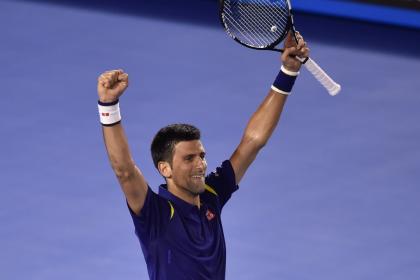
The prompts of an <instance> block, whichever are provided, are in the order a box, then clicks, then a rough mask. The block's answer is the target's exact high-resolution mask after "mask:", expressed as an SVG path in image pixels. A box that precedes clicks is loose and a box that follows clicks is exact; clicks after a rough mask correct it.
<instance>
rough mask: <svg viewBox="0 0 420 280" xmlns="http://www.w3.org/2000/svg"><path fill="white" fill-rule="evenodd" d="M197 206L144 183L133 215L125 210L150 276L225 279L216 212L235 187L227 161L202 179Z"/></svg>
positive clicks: (157, 277)
mask: <svg viewBox="0 0 420 280" xmlns="http://www.w3.org/2000/svg"><path fill="white" fill-rule="evenodd" d="M205 183H206V185H205V187H206V189H205V191H204V192H203V193H202V194H200V202H201V205H200V208H198V207H197V206H196V205H192V204H189V203H187V202H185V201H184V200H182V199H180V198H178V197H176V196H175V195H173V194H172V193H170V192H169V191H168V189H167V186H166V185H161V186H160V187H159V195H157V194H156V193H154V192H153V191H152V190H151V189H150V187H149V189H148V191H147V195H146V199H145V202H144V206H143V208H142V210H141V211H140V214H139V215H136V214H135V213H133V212H132V211H131V210H130V213H131V216H132V218H133V222H134V226H135V230H136V235H137V237H138V238H139V241H140V245H141V248H142V250H143V254H144V258H145V260H146V263H147V270H148V272H149V277H150V279H171V280H172V279H175V280H178V279H192V280H201V279H203V280H204V279H225V269H226V246H225V239H224V235H223V228H222V222H221V218H220V214H221V211H222V208H223V206H224V205H225V204H226V202H227V201H228V200H229V198H230V197H231V195H232V193H233V192H235V191H236V190H237V189H238V186H237V185H236V181H235V174H234V171H233V168H232V165H231V163H230V161H228V160H226V161H224V162H223V163H222V165H221V166H220V167H218V168H217V169H216V171H215V172H211V173H210V174H209V175H207V176H206V179H205Z"/></svg>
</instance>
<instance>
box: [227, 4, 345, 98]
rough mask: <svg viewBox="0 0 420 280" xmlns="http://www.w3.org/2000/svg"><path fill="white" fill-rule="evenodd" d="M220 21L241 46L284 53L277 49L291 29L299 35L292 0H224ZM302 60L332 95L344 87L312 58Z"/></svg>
mask: <svg viewBox="0 0 420 280" xmlns="http://www.w3.org/2000/svg"><path fill="white" fill-rule="evenodd" d="M219 15H220V20H221V22H222V25H223V27H224V28H225V30H226V32H227V33H228V34H229V36H230V37H232V38H233V39H234V40H235V41H236V42H238V43H240V44H241V45H243V46H245V47H248V48H252V49H257V50H272V51H277V52H283V49H278V48H276V45H278V44H279V43H280V42H281V41H283V40H284V38H286V36H287V33H288V32H289V30H291V31H292V33H293V37H294V39H295V40H296V42H297V41H298V38H297V37H296V30H295V27H294V23H293V16H292V12H291V6H290V1H289V0H220V13H219ZM298 59H299V60H300V61H301V62H302V63H304V65H305V67H306V69H308V70H309V72H310V73H312V75H314V77H315V78H316V79H317V80H318V81H319V82H320V83H321V85H323V86H324V88H325V89H326V90H327V91H328V93H329V94H330V95H332V96H334V95H336V94H337V93H339V92H340V90H341V86H340V85H339V84H337V83H336V82H334V80H333V79H331V77H330V76H328V75H327V73H325V72H324V70H322V68H321V67H319V65H318V64H316V63H315V61H313V60H312V59H310V58H307V59H302V58H299V57H298Z"/></svg>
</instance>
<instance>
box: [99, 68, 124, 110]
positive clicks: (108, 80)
mask: <svg viewBox="0 0 420 280" xmlns="http://www.w3.org/2000/svg"><path fill="white" fill-rule="evenodd" d="M127 87H128V74H127V73H124V71H123V70H121V69H118V70H111V71H106V72H104V73H102V74H101V75H100V76H99V78H98V95H99V101H101V102H104V103H109V102H113V101H115V100H117V99H118V98H119V97H120V96H121V95H122V94H123V92H124V91H125V89H126V88H127Z"/></svg>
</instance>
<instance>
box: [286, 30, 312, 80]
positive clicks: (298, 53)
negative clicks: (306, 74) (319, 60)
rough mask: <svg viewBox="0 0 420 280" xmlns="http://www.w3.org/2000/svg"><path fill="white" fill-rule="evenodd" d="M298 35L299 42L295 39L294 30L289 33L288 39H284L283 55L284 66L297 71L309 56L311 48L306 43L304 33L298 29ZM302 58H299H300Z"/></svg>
mask: <svg viewBox="0 0 420 280" xmlns="http://www.w3.org/2000/svg"><path fill="white" fill-rule="evenodd" d="M296 37H297V39H298V43H297V44H296V41H295V39H294V38H293V35H292V32H291V31H290V32H289V34H287V37H286V40H285V41H284V52H283V55H282V56H281V60H282V62H283V66H284V67H285V68H286V69H287V70H290V71H293V72H297V71H299V69H300V66H301V65H302V62H301V61H302V60H300V59H305V58H307V57H308V56H309V48H308V46H307V45H306V42H305V40H304V39H303V37H302V35H300V33H299V32H297V31H296ZM298 57H299V58H300V59H299V58H298Z"/></svg>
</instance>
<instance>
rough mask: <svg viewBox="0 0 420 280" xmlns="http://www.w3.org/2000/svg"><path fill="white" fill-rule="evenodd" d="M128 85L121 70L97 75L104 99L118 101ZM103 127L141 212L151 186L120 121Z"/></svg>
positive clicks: (111, 157)
mask: <svg viewBox="0 0 420 280" xmlns="http://www.w3.org/2000/svg"><path fill="white" fill-rule="evenodd" d="M127 86H128V75H127V74H126V73H124V72H123V71H122V70H112V71H107V72H105V73H103V74H102V75H101V76H99V78H98V96H99V101H100V102H102V103H112V102H115V101H116V100H118V99H119V97H120V96H121V95H122V94H123V92H124V90H125V89H126V88H127ZM102 131H103V137H104V142H105V146H106V150H107V152H108V157H109V160H110V163H111V166H112V169H113V170H114V172H115V175H116V176H117V178H118V181H119V183H120V185H121V188H122V190H123V192H124V194H125V197H126V199H127V202H128V205H129V206H130V208H131V210H132V211H133V212H134V213H135V214H137V215H138V214H139V213H140V211H141V209H142V208H143V204H144V200H145V197H146V193H147V190H148V186H147V182H146V180H145V178H144V176H143V174H142V173H141V171H140V169H139V168H138V167H137V166H136V164H135V163H134V160H133V158H132V156H131V152H130V148H129V146H128V141H127V137H126V135H125V132H124V129H123V127H122V125H121V123H118V124H115V125H112V126H103V128H102Z"/></svg>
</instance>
